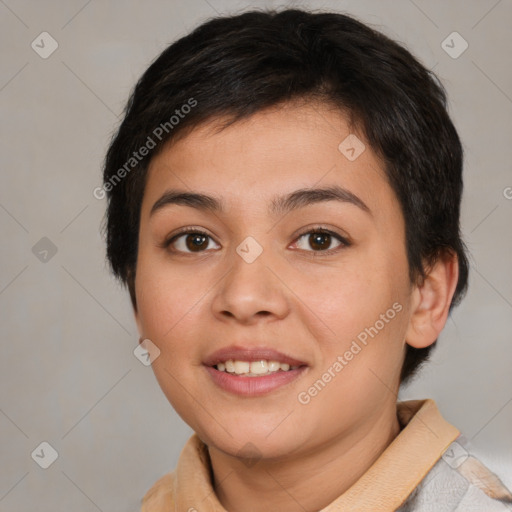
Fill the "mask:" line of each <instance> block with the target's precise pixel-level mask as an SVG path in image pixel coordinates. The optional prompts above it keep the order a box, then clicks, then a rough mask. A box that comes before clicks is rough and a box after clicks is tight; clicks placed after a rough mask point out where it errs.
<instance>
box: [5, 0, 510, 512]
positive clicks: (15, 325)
mask: <svg viewBox="0 0 512 512" xmlns="http://www.w3.org/2000/svg"><path fill="white" fill-rule="evenodd" d="M265 5H266V6H274V7H280V6H284V5H296V6H312V7H315V8H325V9H332V10H338V11H342V12H347V13H352V14H354V15H356V16H358V17H359V18H360V19H361V20H363V21H366V22H367V23H369V24H372V25H373V26H374V27H375V28H378V29H380V30H382V31H383V32H384V33H386V34H387V35H389V36H391V37H393V38H395V39H397V40H398V41H400V42H402V43H404V44H405V45H406V46H407V47H408V48H409V49H410V50H411V51H412V52H413V53H414V54H415V55H416V56H417V57H418V58H419V59H420V60H421V61H422V62H423V63H424V64H425V65H426V66H427V67H429V68H433V69H434V70H435V71H436V72H437V73H438V74H439V76H440V78H441V80H442V81H443V83H444V84H445V86H446V88H447V90H448V94H449V98H450V112H451V114H452V116H453V119H454V122H455V124H456V126H457V128H458V130H459V133H460V136H461V138H462V140H463V143H464V147H465V151H466V160H465V163H466V167H465V196H464V203H463V219H462V224H463V232H464V236H465V240H466V243H467V245H468V248H469V250H470V253H471V278H470V290H469V294H468V296H467V297H466V299H465V301H464V302H463V304H462V305H461V306H460V307H459V308H458V309H457V310H456V311H455V312H454V314H453V316H452V317H451V318H450V320H449V321H448V324H447V327H446V329H445V331H444V332H443V334H442V336H441V338H440V342H439V346H438V348H437V349H436V350H435V352H434V356H433V360H432V361H431V362H430V364H429V365H428V366H426V367H425V368H424V370H423V372H422V374H421V377H420V378H418V379H417V380H416V381H415V382H414V383H413V384H412V385H410V386H409V387H408V388H407V389H405V390H403V391H402V392H401V395H400V398H402V399H408V398H425V397H431V398H434V399H435V400H436V401H437V404H438V406H439V408H440V410H441V412H442V413H443V415H444V416H445V417H446V419H448V420H449V421H450V422H451V423H453V424H455V425H456V426H458V428H459V429H460V430H462V431H463V432H464V433H465V435H466V437H467V438H468V439H470V440H471V442H472V444H473V446H474V449H475V452H476V453H477V454H479V455H480V457H481V458H482V459H483V460H484V462H486V463H487V464H488V465H490V466H491V467H492V469H494V470H495V471H496V472H497V473H499V474H500V475H501V476H502V478H503V480H504V481H505V483H506V484H507V485H508V486H509V487H512V456H511V454H512V436H511V432H512V428H511V427H512V372H511V371H510V367H511V358H512V357H511V356H512V342H511V332H512V314H511V313H512V272H511V271H510V261H511V260H510V254H511V253H512V236H511V233H512V230H511V228H510V221H511V219H512V199H510V198H511V197H512V189H511V188H509V187H512V173H511V162H512V144H511V131H512V130H511V122H510V120H511V116H512V99H511V98H512V73H511V67H510V54H511V51H512V48H511V43H512V32H511V30H510V26H511V22H512V1H510V0H501V1H496V0H473V1H462V0H460V1H453V2H445V1H444V0H443V1H441V0H437V1H426V0H415V1H412V0H399V1H387V2H383V1H380V0H366V1H361V0H359V1H334V0H332V1H318V2H313V1H309V2H293V3H288V4H284V3H282V2H279V3H278V2H271V1H266V2H264V1H262V2H252V3H251V2H247V1H234V0H233V1H227V0H226V1H222V0H208V1H206V0H187V1H184V2H179V1H169V0H168V1H152V2H142V1H135V0H132V1H123V2H121V1H112V2H108V3H107V2H101V1H100V0H92V1H89V2H87V1H85V0H74V1H70V0H68V1H66V2H64V1H61V2H57V1H47V2H36V1H22V0H5V1H2V0H0V38H1V46H2V62H1V66H0V109H1V112H2V116H1V124H0V130H1V138H0V140H1V161H2V168H1V186H0V226H1V233H2V244H1V246H0V261H1V267H0V268H1V270H0V315H1V322H0V335H1V338H2V345H1V350H2V357H1V358H0V372H1V379H2V385H1V394H0V429H1V452H0V459H1V465H0V510H1V511H18V512H19V511H29V510H30V511H32V510H34V508H37V510H38V511H50V510H51V511H60V510H63V511H64V510H80V511H84V512H88V511H96V510H102V511H121V510H138V509H139V503H140V499H141V497H142V495H143V494H144V493H145V492H146V491H147V489H148V488H149V487H150V486H151V485H152V484H153V483H154V482H155V480H156V479H157V478H159V477H160V476H162V475H163V474H164V473H166V472H168V471H170V470H171V469H172V468H173V467H174V465H175V463H176V460H177V457H178V455H179V452H180V450H181V448H182V446H183V444H184V443H185V441H186V440H187V439H188V437H189V436H190V435H191V433H192V432H191V430H190V428H189V427H188V426H187V425H185V424H184V423H183V422H182V421H181V419H180V418H179V417H178V416H177V415H176V413H174V411H173V410H172V408H171V406H170V405H169V404H168V402H167V400H166V399H165V397H164V395H163V393H162V392H161V390H160V388H159V387H158V384H157V382H156V380H155V378H154V376H153V373H152V370H151V368H150V367H146V366H144V365H143V364H141V363H140V362H139V360H138V359H137V358H136V357H135V356H134V354H133V350H134V349H135V347H136V346H137V342H138V333H137V329H136V326H135V322H134V320H133V318H132V311H131V306H130V302H129V298H128V293H127V292H125V291H124V290H123V289H121V288H120V286H119V285H118V284H117V283H116V282H114V280H113V278H111V277H110V275H109V273H108V271H107V267H106V265H105V260H104V243H103V240H102V238H101V236H100V233H99V226H100V223H101V220H102V216H103V213H104V209H105V200H97V199H96V198H95V197H94V196H93V189H94V188H95V187H97V186H99V185H101V176H100V169H101V163H102V158H103V155H104V152H105V149H106V147H107V144H108V141H109V138H110V136H111V134H112V133H113V130H114V129H115V127H116V126H117V124H118V123H119V121H120V118H119V115H120V113H121V111H122V108H123V107H124V103H125V101H126V99H127V97H128V94H129V92H130V90H131V88H132V86H133V85H134V84H135V81H136V79H137V78H138V77H139V75H140V74H141V73H142V72H143V71H144V69H145V68H146V67H147V66H148V64H149V62H150V61H151V60H152V59H153V58H155V57H156V56H157V55H158V54H159V53H160V51H162V50H163V49H164V48H165V47H166V46H167V44H169V43H170V42H172V41H174V40H175V39H176V38H178V37H180V36H182V35H184V34H186V33H187V32H188V31H189V30H191V29H192V28H194V27H195V26H196V25H197V24H199V23H200V22H202V21H204V20H205V19H206V18H208V17H210V16H213V15H216V14H217V13H220V14H223V13H235V12H240V11H242V10H246V9H247V8H250V7H254V6H265ZM43 31H47V32H49V33H50V34H51V36H52V37H53V38H54V39H55V40H56V41H57V42H58V49H57V50H56V51H55V52H54V53H53V54H52V55H51V56H50V57H48V58H47V59H43V58H41V57H40V56H39V54H38V53H36V51H34V50H33V49H32V47H31V43H32V41H34V40H36V42H37V41H40V38H39V39H37V37H38V36H39V34H40V33H41V32H43ZM454 31H457V32H458V33H459V34H460V35H461V36H462V37H463V38H464V39H465V40H466V41H467V42H468V44H469V47H468V49H467V50H466V51H465V52H464V53H462V55H460V56H459V57H458V58H455V59H454V58H452V57H451V56H450V55H448V54H447V53H446V51H445V50H444V49H443V47H442V42H443V41H444V40H445V39H446V38H447V36H448V35H449V34H451V33H452V32H454ZM460 43H461V41H460V40H459V41H455V42H454V43H453V44H452V46H454V49H455V50H457V49H460V48H461V46H460ZM39 44H40V45H41V43H39ZM450 44H451V43H450ZM45 48H46V49H48V48H49V43H48V40H46V43H45ZM507 196H508V198H507ZM43 237H47V238H48V239H49V240H51V242H52V243H53V244H54V245H55V247H56V249H57V252H56V254H54V255H52V252H51V250H50V251H49V252H48V253H47V254H45V253H44V252H43V251H44V250H45V249H46V250H48V248H49V245H48V241H42V242H40V240H41V239H42V238H43ZM38 243H39V245H36V244H38ZM34 246H36V249H34V250H33V247H34ZM45 258H46V261H45ZM41 259H42V260H43V261H41ZM43 441H46V442H48V443H50V445H51V446H52V447H53V448H54V449H55V450H56V451H57V452H58V458H57V459H56V460H55V462H54V463H53V464H52V465H51V466H50V467H49V468H48V469H42V468H41V467H39V465H38V464H36V462H35V460H34V459H33V458H32V457H31V454H32V452H33V451H34V450H35V449H36V448H37V447H38V446H39V445H40V443H41V442H43ZM44 453H45V455H44V457H48V456H49V455H48V454H49V452H48V450H47V451H46V452H44ZM44 457H43V456H41V457H40V460H42V459H43V458H44Z"/></svg>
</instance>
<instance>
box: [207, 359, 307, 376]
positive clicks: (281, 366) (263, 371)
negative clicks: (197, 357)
mask: <svg viewBox="0 0 512 512" xmlns="http://www.w3.org/2000/svg"><path fill="white" fill-rule="evenodd" d="M216 368H217V370H219V371H220V372H224V371H225V372H227V373H233V374H236V375H244V376H246V377H257V376H259V375H268V374H270V373H275V372H277V371H279V370H281V371H283V372H287V371H288V370H295V369H296V368H298V366H291V367H290V365H289V364H287V363H280V362H279V361H266V360H264V359H262V360H260V361H251V362H249V361H233V360H232V359H229V360H227V361H225V362H224V363H219V364H218V365H217V366H216Z"/></svg>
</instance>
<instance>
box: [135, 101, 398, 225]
mask: <svg viewBox="0 0 512 512" xmlns="http://www.w3.org/2000/svg"><path fill="white" fill-rule="evenodd" d="M220 126H221V125H220V120H213V121H210V122H208V123H204V124H202V125H200V126H198V127H197V128H195V129H193V130H192V131H191V132H190V133H188V134H187V135H186V136H184V137H183V138H180V139H178V140H177V141H176V142H174V143H171V144H170V145H168V146H167V147H165V148H164V149H163V150H162V151H161V152H160V153H159V154H158V155H156V156H155V157H154V158H153V160H152V161H151V163H150V166H149V169H148V177H147V181H146V183H147V184H146V190H145V194H144V201H143V212H142V215H146V216H149V213H150V211H151V209H152V207H153V205H154V203H155V202H156V201H158V199H159V198H160V197H161V196H162V194H163V193H164V192H165V191H166V190H168V189H179V190H182V191H190V192H204V193H207V194H208V195H210V196H215V197H218V198H222V203H223V205H226V206H229V207H235V208H237V207H239V208H241V209H243V208H247V207H249V206H250V205H254V206H255V207H258V209H261V207H262V203H267V204H266V206H265V208H268V210H269V212H270V210H271V208H269V207H270V206H271V205H275V197H276V194H277V193H281V194H286V193H291V192H293V191H294V190H297V189H304V188H319V187H322V188H324V187H333V186H339V187H343V188H344V189H345V190H347V191H349V192H350V193H352V194H354V195H355V196H357V197H358V198H360V199H361V201H362V202H363V203H365V204H369V203H370V204H377V203H379V204H383V203H385V202H386V200H387V201H388V202H395V203H396V197H395V196H394V193H393V192H392V190H391V189H390V187H389V185H388V183H387V179H386V176H385V173H384V170H383V166H382V164H381V162H380V161H379V159H378V158H377V156H376V155H375V154H374V152H373V151H372V149H371V148H370V147H369V145H368V144H367V143H366V141H365V140H364V138H363V136H362V135H361V134H360V133H356V132H355V131H354V130H353V129H352V128H351V127H350V126H349V124H348V122H347V118H346V116H345V115H343V114H342V113H341V112H340V111H339V110H333V109H332V108H328V107H327V106H325V105H322V104H310V105H301V106H297V105H293V104H290V105H285V106H281V107H279V108H274V109H267V110H265V111H261V112H258V113H256V114H254V115H252V116H251V117H250V118H248V119H245V120H242V121H238V122H236V123H234V124H232V125H231V126H229V127H227V128H224V129H220ZM354 157H355V158H354ZM386 196H387V197H386ZM271 203H272V204H271Z"/></svg>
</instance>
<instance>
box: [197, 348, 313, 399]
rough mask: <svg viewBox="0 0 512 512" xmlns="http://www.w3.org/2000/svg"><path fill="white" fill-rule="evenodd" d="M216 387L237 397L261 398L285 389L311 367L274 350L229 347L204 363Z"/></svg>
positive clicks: (212, 355) (214, 354)
mask: <svg viewBox="0 0 512 512" xmlns="http://www.w3.org/2000/svg"><path fill="white" fill-rule="evenodd" d="M203 364H204V366H205V367H206V370H207V372H208V373H209V374H210V377H211V378H212V380H213V383H214V384H216V385H217V386H218V387H220V388H222V389H223V390H224V391H228V392H231V393H234V394H237V395H245V396H257V395H262V394H267V393H269V392H271V391H273V390H276V389H277V388H280V387H282V386H284V385H285V384H288V383H290V382H292V381H294V380H295V379H296V378H298V377H299V376H300V375H302V374H303V373H304V372H305V371H306V370H307V368H308V365H307V363H305V362H304V361H300V360H299V359H296V358H294V357H291V356H288V355H285V354H283V353H281V352H278V351H276V350H274V349H268V348H261V349H249V348H242V347H236V346H233V347H227V348H225V349H221V350H219V351H217V352H215V353H213V354H211V355H210V356H209V357H208V358H207V359H206V360H205V361H204V362H203Z"/></svg>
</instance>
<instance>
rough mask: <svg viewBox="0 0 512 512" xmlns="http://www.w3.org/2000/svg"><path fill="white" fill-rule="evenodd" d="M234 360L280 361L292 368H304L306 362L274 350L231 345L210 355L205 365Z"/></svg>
mask: <svg viewBox="0 0 512 512" xmlns="http://www.w3.org/2000/svg"><path fill="white" fill-rule="evenodd" d="M229 359H232V360H233V361H249V362H251V361H261V360H262V359H265V360H267V361H279V362H280V363H286V364H289V365H290V366H304V365H306V363H305V362H304V361H299V360H298V359H295V358H293V357H290V356H287V355H286V354H283V353H282V352H278V351H277V350H274V349H273V348H267V347H252V348H250V347H242V346H239V345H231V346H229V347H224V348H221V349H220V350H216V351H215V352H213V353H212V354H210V355H209V356H208V357H207V358H206V359H205V360H204V361H203V363H204V364H205V365H206V366H215V365H217V364H219V363H224V362H225V361H228V360H229Z"/></svg>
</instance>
